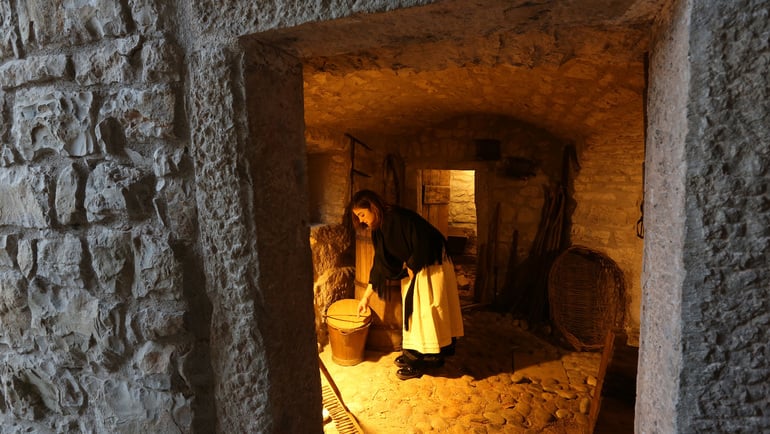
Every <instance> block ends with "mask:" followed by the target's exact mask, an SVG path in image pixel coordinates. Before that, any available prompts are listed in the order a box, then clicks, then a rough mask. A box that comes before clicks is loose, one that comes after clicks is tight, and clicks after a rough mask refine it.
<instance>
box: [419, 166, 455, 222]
mask: <svg viewBox="0 0 770 434" xmlns="http://www.w3.org/2000/svg"><path fill="white" fill-rule="evenodd" d="M449 177H450V172H449V171H448V170H427V169H426V170H422V171H421V174H420V178H421V183H420V184H421V188H420V193H421V194H420V198H421V200H420V208H421V209H419V210H418V212H419V213H420V214H421V215H422V216H423V217H424V218H425V219H426V220H428V221H429V222H430V223H431V224H432V225H433V226H435V227H436V228H437V229H438V230H440V231H441V233H442V234H444V236H445V237H446V236H447V230H448V228H449V180H450V178H449Z"/></svg>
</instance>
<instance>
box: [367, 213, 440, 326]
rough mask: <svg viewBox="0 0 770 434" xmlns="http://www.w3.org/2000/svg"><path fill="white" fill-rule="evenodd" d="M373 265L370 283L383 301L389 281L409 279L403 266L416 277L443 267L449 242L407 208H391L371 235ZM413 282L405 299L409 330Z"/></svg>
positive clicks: (406, 320)
mask: <svg viewBox="0 0 770 434" xmlns="http://www.w3.org/2000/svg"><path fill="white" fill-rule="evenodd" d="M372 243H373V244H374V262H373V264H372V269H371V271H370V272H369V283H371V284H372V288H374V290H375V291H377V295H379V296H380V297H381V298H382V297H384V296H386V295H385V294H384V293H385V290H386V286H385V282H386V280H387V279H403V278H404V277H406V276H407V272H406V270H405V269H404V263H406V266H407V267H409V268H410V269H411V270H412V271H413V272H414V274H415V275H416V274H417V273H418V272H419V271H420V270H422V269H423V268H425V267H426V266H428V265H433V264H441V263H442V259H443V257H444V248H445V246H446V239H445V238H444V236H443V235H442V234H441V232H440V231H439V230H438V229H436V228H435V227H433V226H432V225H431V224H430V223H428V221H427V220H425V219H424V218H422V217H421V216H420V215H419V214H417V213H416V212H414V211H411V210H408V209H406V208H400V207H396V206H392V207H390V208H388V209H387V210H385V211H384V212H383V216H382V223H381V224H380V227H379V228H378V229H376V230H374V231H372ZM413 292H414V279H412V282H411V284H410V285H409V290H408V291H407V293H406V296H405V298H404V311H405V312H404V316H405V318H404V327H405V328H406V329H407V330H409V326H408V323H409V317H410V316H411V313H412V299H413Z"/></svg>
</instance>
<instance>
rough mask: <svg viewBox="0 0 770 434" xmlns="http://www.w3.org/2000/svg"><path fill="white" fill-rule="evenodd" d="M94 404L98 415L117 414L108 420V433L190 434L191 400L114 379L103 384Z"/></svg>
mask: <svg viewBox="0 0 770 434" xmlns="http://www.w3.org/2000/svg"><path fill="white" fill-rule="evenodd" d="M100 385H101V387H100V390H97V391H95V395H97V396H99V397H101V398H102V399H100V400H99V401H98V402H96V403H95V404H94V406H95V407H97V408H96V412H97V414H117V415H120V416H121V417H120V418H117V417H115V418H110V419H109V420H105V421H104V422H103V423H104V430H105V431H106V432H157V433H165V432H190V431H192V429H191V425H192V418H191V417H187V415H190V414H191V413H192V411H191V408H192V402H191V401H192V397H190V398H185V397H184V396H182V395H181V394H172V393H169V392H166V391H160V390H153V389H151V388H148V387H142V386H140V385H137V384H132V383H131V382H129V381H126V380H123V379H119V378H111V379H108V380H106V381H104V382H101V383H100Z"/></svg>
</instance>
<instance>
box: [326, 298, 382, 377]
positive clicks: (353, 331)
mask: <svg viewBox="0 0 770 434" xmlns="http://www.w3.org/2000/svg"><path fill="white" fill-rule="evenodd" d="M371 322H372V314H371V310H369V309H367V311H366V313H365V314H364V315H358V300H355V299H352V298H346V299H343V300H338V301H335V302H334V303H333V304H332V305H331V306H329V309H328V310H327V311H326V326H327V329H328V331H329V344H330V345H331V348H332V360H333V361H334V363H336V364H338V365H342V366H353V365H357V364H359V363H361V362H362V361H363V360H364V347H365V345H366V337H367V335H368V334H369V325H370V324H371Z"/></svg>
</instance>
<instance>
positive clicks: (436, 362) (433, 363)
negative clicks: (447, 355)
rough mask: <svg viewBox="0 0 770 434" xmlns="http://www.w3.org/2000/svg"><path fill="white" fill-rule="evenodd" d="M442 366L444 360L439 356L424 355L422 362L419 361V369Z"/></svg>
mask: <svg viewBox="0 0 770 434" xmlns="http://www.w3.org/2000/svg"><path fill="white" fill-rule="evenodd" d="M442 366H444V358H443V357H442V356H441V355H440V354H438V355H437V354H426V355H425V356H424V357H423V358H422V360H420V367H421V368H427V369H430V368H440V367H442Z"/></svg>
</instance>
